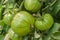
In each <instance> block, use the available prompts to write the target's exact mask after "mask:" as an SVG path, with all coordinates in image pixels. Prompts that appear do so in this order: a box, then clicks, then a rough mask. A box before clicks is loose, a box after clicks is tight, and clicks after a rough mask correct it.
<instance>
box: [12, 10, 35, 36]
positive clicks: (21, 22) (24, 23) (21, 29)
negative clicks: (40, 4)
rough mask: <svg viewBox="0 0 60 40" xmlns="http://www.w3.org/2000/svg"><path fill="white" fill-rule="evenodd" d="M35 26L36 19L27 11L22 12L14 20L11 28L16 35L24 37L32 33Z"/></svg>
mask: <svg viewBox="0 0 60 40" xmlns="http://www.w3.org/2000/svg"><path fill="white" fill-rule="evenodd" d="M33 24H34V17H33V16H32V15H30V14H29V13H28V12H26V11H21V12H19V13H17V14H16V15H15V17H14V18H13V20H12V23H11V27H12V30H13V31H14V32H15V33H16V34H18V35H20V36H24V35H27V34H28V33H30V31H31V26H33Z"/></svg>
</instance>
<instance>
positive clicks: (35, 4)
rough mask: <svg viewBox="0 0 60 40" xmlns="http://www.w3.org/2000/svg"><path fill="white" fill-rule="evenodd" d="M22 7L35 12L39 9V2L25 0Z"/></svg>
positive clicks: (36, 0)
mask: <svg viewBox="0 0 60 40" xmlns="http://www.w3.org/2000/svg"><path fill="white" fill-rule="evenodd" d="M24 7H25V8H26V10H28V11H32V12H36V11H38V10H39V9H40V7H41V3H40V2H39V1H38V0H25V1H24Z"/></svg>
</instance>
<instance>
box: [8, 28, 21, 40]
mask: <svg viewBox="0 0 60 40" xmlns="http://www.w3.org/2000/svg"><path fill="white" fill-rule="evenodd" d="M8 35H9V38H10V39H12V40H22V37H19V36H18V35H17V34H15V33H14V32H13V30H12V29H11V28H10V29H9V31H8Z"/></svg>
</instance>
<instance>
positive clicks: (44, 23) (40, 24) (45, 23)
mask: <svg viewBox="0 0 60 40" xmlns="http://www.w3.org/2000/svg"><path fill="white" fill-rule="evenodd" d="M53 22H54V20H53V18H52V16H51V15H50V14H45V15H43V16H42V19H40V18H39V20H38V19H37V20H36V22H35V27H36V28H37V29H38V30H41V31H44V30H48V29H50V28H51V26H52V25H53Z"/></svg>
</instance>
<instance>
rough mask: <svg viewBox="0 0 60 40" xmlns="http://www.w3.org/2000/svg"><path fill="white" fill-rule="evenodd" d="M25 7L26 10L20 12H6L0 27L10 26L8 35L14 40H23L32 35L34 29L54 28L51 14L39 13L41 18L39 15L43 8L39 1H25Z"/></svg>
mask: <svg viewBox="0 0 60 40" xmlns="http://www.w3.org/2000/svg"><path fill="white" fill-rule="evenodd" d="M23 6H24V10H19V11H18V12H15V11H13V12H11V11H12V10H10V11H9V10H7V12H4V15H3V19H2V22H0V27H1V26H4V24H5V25H7V26H10V29H9V31H8V34H9V37H10V38H11V39H12V40H22V37H23V36H26V35H28V34H30V33H31V32H32V31H33V29H37V30H39V31H46V30H49V29H50V28H51V27H52V25H53V23H54V19H53V17H52V15H51V14H49V13H44V14H43V13H40V12H39V15H40V16H41V17H39V15H37V14H38V13H37V12H38V11H40V9H41V7H42V5H41V2H40V1H39V0H24V1H23ZM33 14H35V16H34V15H33ZM41 14H42V15H41Z"/></svg>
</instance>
